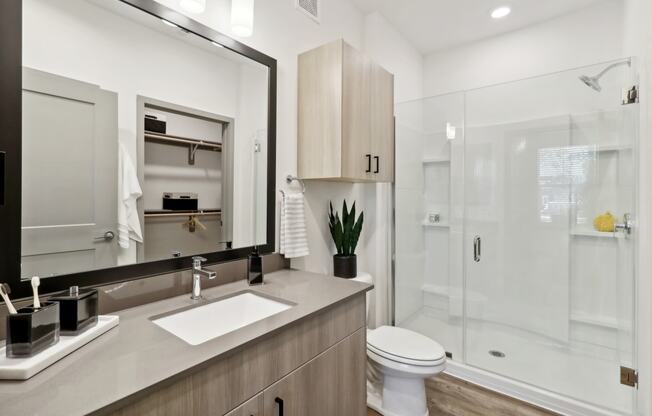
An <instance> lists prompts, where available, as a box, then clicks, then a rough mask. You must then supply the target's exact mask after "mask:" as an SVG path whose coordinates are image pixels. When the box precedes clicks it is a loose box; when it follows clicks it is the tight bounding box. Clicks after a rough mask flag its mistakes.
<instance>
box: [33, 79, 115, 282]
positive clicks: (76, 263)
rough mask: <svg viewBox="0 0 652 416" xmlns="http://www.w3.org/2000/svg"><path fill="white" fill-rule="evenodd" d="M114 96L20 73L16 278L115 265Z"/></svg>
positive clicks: (85, 86)
mask: <svg viewBox="0 0 652 416" xmlns="http://www.w3.org/2000/svg"><path fill="white" fill-rule="evenodd" d="M117 126H118V123H117V94H115V93H112V92H108V91H104V90H101V89H100V88H99V87H97V86H95V85H91V84H86V83H83V82H80V81H76V80H72V79H69V78H64V77H60V76H57V75H53V74H49V73H45V72H42V71H37V70H34V69H30V68H24V70H23V163H22V169H23V176H22V177H23V185H22V190H23V191H22V245H21V246H22V251H21V253H22V270H21V277H23V278H29V277H31V276H33V275H39V276H42V277H47V276H52V275H56V274H58V273H71V272H75V271H84V270H92V269H98V268H103V267H111V266H115V265H116V264H117V262H116V259H117V250H118V248H117V241H118V238H117V237H118V236H117V226H116V221H117V206H118V205H117V204H118V199H117V192H118V186H117V178H118V173H117V170H118V159H117V158H118V131H117V129H118V127H117Z"/></svg>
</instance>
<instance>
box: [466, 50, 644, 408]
mask: <svg viewBox="0 0 652 416" xmlns="http://www.w3.org/2000/svg"><path fill="white" fill-rule="evenodd" d="M602 69H604V65H597V66H594V67H588V68H582V69H580V70H573V71H568V72H565V73H559V74H554V75H550V76H544V77H539V78H534V79H529V80H525V81H518V82H514V83H509V84H504V85H498V86H494V87H489V88H483V89H480V90H475V91H470V92H468V93H467V95H466V98H467V99H466V108H467V113H466V123H467V126H466V135H465V150H464V154H465V168H464V172H465V174H464V179H465V187H464V188H465V189H464V199H465V219H464V246H465V249H464V257H465V260H464V264H465V279H466V291H465V359H466V361H467V363H468V364H471V365H473V366H476V367H480V368H482V369H485V370H488V371H491V372H494V373H498V374H500V375H503V376H507V377H510V378H513V379H517V380H519V381H522V382H525V383H528V384H530V385H533V386H536V387H539V388H543V389H546V390H549V391H552V392H555V393H558V394H561V395H564V396H570V397H572V398H575V399H579V400H581V401H583V402H587V403H591V404H592V405H597V406H599V407H601V408H604V409H610V410H616V411H619V412H623V413H625V414H631V413H632V412H633V403H634V400H633V399H634V395H635V389H632V388H631V387H628V386H623V385H622V384H621V383H620V367H621V366H627V367H635V355H634V352H633V351H634V349H633V345H634V344H633V339H634V333H633V328H635V320H634V318H635V315H634V308H633V305H634V290H633V287H634V282H635V271H634V252H635V241H636V227H635V224H636V213H635V212H634V208H635V200H636V186H635V185H636V174H635V169H636V168H635V167H636V160H637V158H636V157H635V155H636V151H635V148H636V142H637V137H638V132H637V126H638V111H639V110H638V104H636V103H634V104H627V105H623V104H622V103H621V95H622V94H621V91H622V90H623V89H624V88H627V87H628V86H631V85H633V83H634V81H633V76H632V71H631V68H630V67H629V66H628V65H626V62H625V63H623V64H621V65H618V66H615V67H613V69H612V70H611V72H609V73H608V74H607V75H605V76H604V77H603V78H601V79H600V83H601V90H600V91H597V90H596V89H593V88H590V87H589V86H587V85H585V84H584V83H582V82H581V81H580V79H579V78H580V76H581V75H583V74H584V73H588V74H594V73H600V71H601V70H602Z"/></svg>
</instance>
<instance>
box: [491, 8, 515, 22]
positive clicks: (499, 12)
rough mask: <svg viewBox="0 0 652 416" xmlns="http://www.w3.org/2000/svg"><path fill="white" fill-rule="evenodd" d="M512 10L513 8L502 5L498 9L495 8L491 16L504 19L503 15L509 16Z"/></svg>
mask: <svg viewBox="0 0 652 416" xmlns="http://www.w3.org/2000/svg"><path fill="white" fill-rule="evenodd" d="M511 12H512V9H510V8H509V7H507V6H502V7H498V8H497V9H494V10H493V11H492V12H491V17H493V18H494V19H502V18H503V17H505V16H507V15H508V14H510V13H511Z"/></svg>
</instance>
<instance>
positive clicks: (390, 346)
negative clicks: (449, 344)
mask: <svg viewBox="0 0 652 416" xmlns="http://www.w3.org/2000/svg"><path fill="white" fill-rule="evenodd" d="M367 348H369V349H370V350H371V351H373V352H375V353H376V354H378V355H380V356H383V357H385V358H387V359H389V360H394V361H399V362H406V363H410V364H415V365H436V364H439V363H441V361H442V360H444V359H445V357H446V351H444V348H442V346H441V345H439V344H438V343H436V342H435V341H433V340H431V339H430V338H428V337H426V336H424V335H421V334H418V333H416V332H414V331H410V330H409V329H405V328H398V327H395V326H381V327H379V328H377V329H374V330H373V331H369V332H368V333H367Z"/></svg>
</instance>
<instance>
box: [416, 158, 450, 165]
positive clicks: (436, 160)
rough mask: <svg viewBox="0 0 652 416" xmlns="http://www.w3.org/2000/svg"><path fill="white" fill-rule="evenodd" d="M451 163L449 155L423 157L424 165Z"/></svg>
mask: <svg viewBox="0 0 652 416" xmlns="http://www.w3.org/2000/svg"><path fill="white" fill-rule="evenodd" d="M449 163H451V160H450V158H447V157H432V158H425V159H423V164H424V165H434V164H449Z"/></svg>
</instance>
